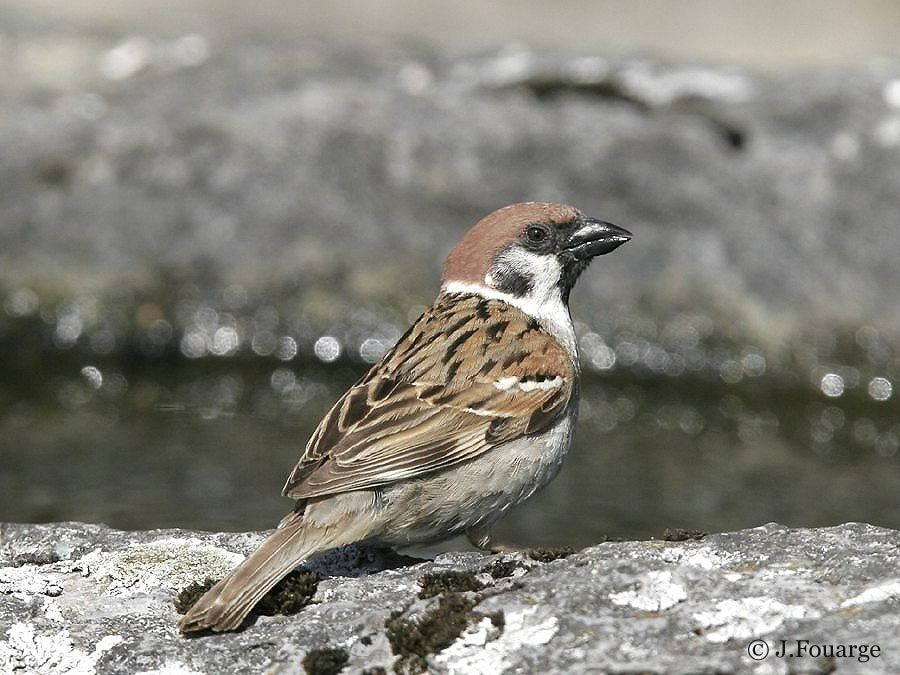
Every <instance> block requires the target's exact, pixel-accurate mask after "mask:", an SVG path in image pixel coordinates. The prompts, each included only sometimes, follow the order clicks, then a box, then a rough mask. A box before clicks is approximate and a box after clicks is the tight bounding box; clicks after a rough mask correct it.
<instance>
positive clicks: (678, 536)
mask: <svg viewBox="0 0 900 675" xmlns="http://www.w3.org/2000/svg"><path fill="white" fill-rule="evenodd" d="M707 534H709V533H708V532H704V531H703V530H683V529H681V528H680V527H667V528H666V531H665V532H663V539H664V540H665V541H700V540H701V539H703V537H705V536H706V535H707Z"/></svg>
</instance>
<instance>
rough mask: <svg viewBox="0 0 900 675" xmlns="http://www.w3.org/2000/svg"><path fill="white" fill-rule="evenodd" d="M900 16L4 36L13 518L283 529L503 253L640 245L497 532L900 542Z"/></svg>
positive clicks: (574, 11)
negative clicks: (538, 485)
mask: <svg viewBox="0 0 900 675" xmlns="http://www.w3.org/2000/svg"><path fill="white" fill-rule="evenodd" d="M898 34H900V5H898V4H896V3H889V2H862V1H857V2H853V3H847V2H839V1H837V0H835V1H831V0H820V1H813V0H808V1H805V2H803V1H794V2H773V1H771V2H770V1H759V2H753V3H746V2H744V3H741V2H702V1H700V0H688V1H686V2H680V3H678V5H677V11H676V10H675V5H674V4H673V3H670V2H667V1H666V0H648V1H644V2H625V1H624V0H623V1H621V2H587V1H585V0H575V1H571V2H559V3H544V2H534V1H526V2H511V1H502V2H496V3H491V6H490V7H485V6H483V5H482V4H481V3H477V2H474V1H471V0H462V1H461V2H456V3H436V2H412V1H398V2H375V1H373V0H364V1H362V2H354V3H333V2H331V3H325V2H296V1H292V2H288V1H287V0H284V1H268V2H258V3H246V2H237V1H234V0H229V1H224V0H217V1H216V2H212V1H211V0H210V1H193V2H188V1H187V0H185V1H181V2H179V1H170V2H150V1H149V0H129V1H126V2H121V1H119V2H111V1H104V0H72V1H70V2H67V3H57V2H50V1H48V0H2V1H0V520H2V521H29V522H44V521H54V520H83V521H90V522H105V523H108V524H110V525H113V526H115V527H121V528H155V527H174V526H178V527H190V528H199V529H210V530H222V529H225V530H240V529H254V530H256V529H263V528H268V527H271V526H273V525H274V524H275V523H276V522H277V520H278V519H279V518H280V517H281V515H282V514H283V513H284V512H286V511H287V510H288V509H289V508H290V506H291V504H290V502H288V501H287V500H285V499H284V498H282V497H280V494H279V493H280V489H281V486H282V484H283V481H284V479H285V478H286V476H287V474H288V472H289V471H290V469H291V467H292V465H293V463H294V462H295V461H296V459H297V458H298V457H299V455H300V453H301V452H302V449H303V447H304V445H305V443H306V440H307V438H308V436H309V434H310V432H311V431H312V429H313V428H314V426H315V424H316V423H317V422H318V420H319V419H320V417H321V416H322V414H323V413H324V412H325V411H326V410H327V409H328V408H329V407H330V405H331V403H332V402H333V401H334V400H335V399H336V398H337V397H338V396H339V395H340V394H341V393H342V392H343V390H344V388H345V387H346V386H348V385H349V384H350V383H351V382H352V381H354V380H355V379H356V378H357V377H358V376H359V375H360V374H361V373H362V372H364V370H365V369H366V368H367V367H368V366H369V364H371V363H372V362H374V361H376V360H377V359H378V358H379V357H380V356H381V354H382V353H383V352H384V351H385V350H386V349H387V348H389V347H390V346H391V344H392V343H393V341H394V340H395V339H396V338H397V337H398V336H399V335H400V334H401V332H402V331H403V330H404V329H405V328H406V326H407V325H408V324H409V322H410V321H412V320H413V319H415V317H416V316H418V314H419V313H420V312H421V311H422V309H423V308H424V307H425V305H426V304H428V303H430V302H431V300H432V298H433V296H434V294H435V292H436V289H437V285H438V279H439V269H440V263H441V261H442V260H443V257H444V256H445V255H446V253H447V252H448V251H449V249H450V247H451V246H452V245H453V243H454V242H455V241H456V240H457V239H458V238H459V237H460V236H461V235H462V233H463V232H464V231H465V230H466V229H467V228H468V227H469V226H470V225H471V224H472V223H474V222H475V221H476V220H477V219H478V218H480V217H481V216H483V215H485V214H486V213H488V212H490V211H492V210H493V209H495V208H497V207H499V206H503V205H505V204H507V203H511V202H515V201H523V200H554V201H564V202H569V203H572V204H574V205H576V206H578V207H579V208H581V209H582V210H583V211H585V212H586V213H589V214H591V215H594V216H597V217H602V218H605V219H608V220H610V221H612V222H614V223H617V224H621V225H623V226H625V227H627V228H628V229H630V230H632V231H633V232H634V233H635V235H636V236H635V239H634V241H632V242H631V243H629V244H628V245H627V246H625V247H623V248H622V249H620V250H619V251H617V252H616V253H615V254H614V255H611V256H608V257H604V258H601V259H600V260H598V261H597V262H596V263H595V264H594V265H593V266H592V268H591V269H590V270H589V271H588V272H587V273H586V274H585V275H584V276H583V277H582V279H581V281H580V283H579V287H578V288H576V290H575V292H574V294H573V298H572V310H573V316H574V318H575V320H576V325H577V332H578V335H579V342H580V349H581V354H582V361H583V363H584V367H585V384H584V393H583V398H584V401H583V403H582V410H581V420H580V426H579V429H578V431H577V434H576V440H575V445H574V447H573V450H572V453H571V455H570V459H569V461H568V463H567V464H566V466H565V467H564V469H563V471H562V473H561V474H560V476H559V477H558V478H557V480H556V481H555V482H554V483H552V484H551V486H550V487H549V488H547V489H546V490H545V491H544V492H543V493H541V494H540V495H539V496H538V497H536V498H534V499H533V500H532V501H530V502H529V503H528V504H527V505H525V506H523V507H521V508H519V509H518V510H516V511H514V512H513V513H511V514H510V515H509V516H508V517H507V518H506V519H505V520H504V521H503V522H502V525H501V527H500V531H499V533H498V535H499V538H500V539H501V540H508V541H515V542H519V543H523V544H566V545H573V546H582V545H587V544H590V543H593V542H597V541H601V540H602V539H603V538H604V537H623V538H639V537H648V536H660V535H661V534H662V532H663V531H664V530H665V529H666V528H669V527H683V528H697V529H702V530H708V531H716V530H727V529H735V528H741V527H749V526H755V525H759V524H762V523H765V522H768V521H773V520H775V521H779V522H781V523H785V524H788V525H796V526H816V525H826V524H831V523H839V522H845V521H853V520H856V521H866V522H870V523H874V524H877V525H883V526H889V527H894V528H897V527H900V500H898V495H900V452H898V450H900V415H898V412H900V391H898V388H900V342H898V338H900V303H898V301H897V296H898V290H900V264H898V258H900V187H898V186H900V41H898V40H897V39H896V36H897V35H898Z"/></svg>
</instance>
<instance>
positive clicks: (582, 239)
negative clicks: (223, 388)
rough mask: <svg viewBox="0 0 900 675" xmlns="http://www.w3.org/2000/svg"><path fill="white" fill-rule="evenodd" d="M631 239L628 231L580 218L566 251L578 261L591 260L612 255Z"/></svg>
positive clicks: (601, 222)
mask: <svg viewBox="0 0 900 675" xmlns="http://www.w3.org/2000/svg"><path fill="white" fill-rule="evenodd" d="M629 239H631V232H629V231H628V230H626V229H624V228H621V227H618V226H617V225H613V224H612V223H607V222H606V221H603V220H596V219H595V218H579V219H578V222H577V224H576V229H575V231H574V232H573V233H572V235H571V236H570V237H569V238H568V240H567V241H566V243H565V250H567V251H568V252H569V253H571V254H572V255H573V256H574V257H575V259H576V260H589V259H591V258H593V257H594V256H597V255H606V254H607V253H612V252H613V251H615V250H616V249H617V248H619V246H621V245H622V244H624V243H625V242H626V241H628V240H629Z"/></svg>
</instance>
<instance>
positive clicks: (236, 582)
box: [178, 516, 359, 633]
mask: <svg viewBox="0 0 900 675" xmlns="http://www.w3.org/2000/svg"><path fill="white" fill-rule="evenodd" d="M285 521H286V522H284V523H283V525H282V526H281V527H279V529H277V530H275V532H273V533H272V534H271V535H270V536H269V538H268V539H266V540H265V541H264V542H263V543H262V544H261V545H260V547H259V548H258V549H256V551H254V552H253V553H252V554H251V555H250V557H248V558H247V559H246V560H244V562H242V563H241V564H240V565H238V566H237V567H236V568H235V569H234V570H232V571H231V573H230V574H229V575H228V576H227V577H225V578H224V579H222V580H221V581H220V582H219V583H217V584H216V585H215V586H213V587H212V588H210V589H209V590H208V591H207V592H206V593H205V594H204V595H203V597H201V598H200V599H199V600H198V601H197V602H196V603H195V604H194V606H193V607H191V608H190V610H188V612H187V613H186V614H185V615H184V616H183V617H182V619H181V621H179V622H178V627H179V628H180V629H181V630H182V631H183V632H185V633H188V632H191V631H198V630H205V629H210V630H214V631H225V630H234V629H236V628H237V627H239V626H240V625H241V623H243V621H244V619H245V618H246V616H247V614H249V613H250V610H251V609H253V606H254V605H256V603H257V602H259V600H260V599H261V598H262V597H263V596H264V595H265V594H266V592H268V590H269V589H270V588H272V587H273V586H274V585H275V584H277V583H278V582H279V581H280V580H281V579H282V578H283V577H284V576H285V575H287V573H288V572H290V571H291V570H292V569H294V567H296V566H297V565H298V564H299V563H301V562H303V561H304V560H306V559H307V558H309V557H311V556H313V555H315V554H317V553H322V552H324V551H327V550H329V549H331V548H335V547H337V546H342V545H344V544H347V543H351V542H352V541H357V540H358V539H359V533H356V532H350V531H347V530H344V531H343V532H339V533H336V532H335V529H334V528H332V527H317V526H314V525H309V524H306V523H304V522H303V519H302V516H300V517H296V518H290V517H288V518H286V519H285ZM352 529H353V528H348V530H352Z"/></svg>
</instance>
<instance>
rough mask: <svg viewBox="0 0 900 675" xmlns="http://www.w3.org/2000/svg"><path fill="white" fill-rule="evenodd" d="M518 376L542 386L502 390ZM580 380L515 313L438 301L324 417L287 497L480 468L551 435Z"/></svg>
mask: <svg viewBox="0 0 900 675" xmlns="http://www.w3.org/2000/svg"><path fill="white" fill-rule="evenodd" d="M501 338H502V339H501ZM513 376H515V377H518V378H520V379H522V380H526V381H531V382H544V383H545V386H544V387H538V386H533V387H532V388H531V389H522V388H520V387H518V386H511V387H509V388H506V389H503V388H499V387H498V386H497V385H496V382H497V381H498V380H502V379H503V378H506V377H513ZM574 376H575V368H574V364H573V363H572V361H571V359H570V358H569V356H568V354H566V352H565V350H564V349H563V347H562V346H561V345H560V344H559V343H558V342H557V341H556V340H555V339H554V338H553V337H552V336H551V335H549V334H548V333H547V332H546V331H544V330H542V329H541V328H540V326H539V325H538V324H537V323H536V322H535V321H534V320H533V319H531V318H529V317H528V316H527V315H525V314H524V313H522V312H521V311H520V310H518V309H517V308H515V307H512V306H510V305H507V304H506V303H504V302H501V301H497V300H485V299H482V298H479V297H477V296H447V295H443V296H440V297H439V298H438V301H437V302H436V303H435V305H434V306H433V307H432V308H431V309H430V310H428V311H427V312H426V313H425V314H423V315H422V317H420V318H419V320H418V321H417V322H416V323H415V324H414V325H413V327H412V328H411V329H410V330H409V331H408V332H407V334H406V335H405V336H404V338H402V339H401V341H400V342H399V343H398V344H397V346H396V347H395V348H394V349H392V350H391V351H390V352H388V354H386V355H385V357H384V358H383V359H382V361H381V362H380V363H379V364H378V365H376V366H375V367H374V368H372V370H370V371H369V373H368V374H367V375H366V376H365V377H364V378H363V379H362V380H360V382H358V383H357V384H356V385H354V386H353V387H351V388H350V390H348V391H347V393H346V394H344V396H343V397H342V398H341V399H340V400H339V401H338V402H337V403H336V404H335V405H334V406H333V407H332V409H331V410H330V411H329V412H328V414H327V415H326V416H325V418H324V419H323V420H322V422H321V423H320V424H319V426H318V428H317V429H316V431H315V433H314V434H313V435H312V437H311V438H310V441H309V443H308V444H307V447H306V451H305V452H304V454H303V457H302V458H301V459H300V461H299V462H298V464H297V466H296V467H295V469H294V471H293V473H292V474H291V476H290V478H289V479H288V481H287V484H286V485H285V488H284V494H285V495H287V496H290V497H293V498H295V499H304V498H309V497H315V496H322V495H327V494H334V493H338V492H346V491H349V490H359V489H365V488H371V487H375V486H378V485H384V484H387V483H391V482H394V481H397V480H402V479H407V478H412V477H415V476H418V475H422V474H424V473H427V472H430V471H435V470H438V469H442V468H447V467H449V466H452V465H454V464H458V463H460V462H464V461H467V460H470V459H474V458H475V457H477V456H479V455H480V454H482V453H484V452H486V451H487V450H489V449H490V448H491V447H493V446H495V445H497V444H499V443H503V442H506V441H509V440H512V439H513V438H517V437H519V436H522V435H524V434H533V433H536V432H538V431H541V430H542V429H544V428H546V427H548V426H549V425H550V424H551V423H552V422H553V421H554V420H555V419H557V418H558V417H559V415H560V414H561V413H562V411H563V410H565V408H566V406H567V404H568V402H569V399H570V397H571V393H572V385H573V381H574ZM555 378H559V380H556V379H555Z"/></svg>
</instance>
